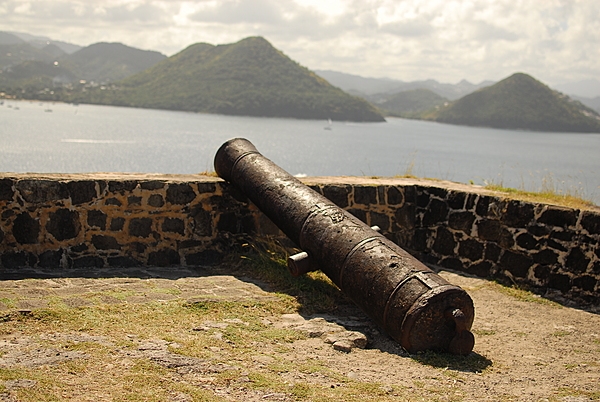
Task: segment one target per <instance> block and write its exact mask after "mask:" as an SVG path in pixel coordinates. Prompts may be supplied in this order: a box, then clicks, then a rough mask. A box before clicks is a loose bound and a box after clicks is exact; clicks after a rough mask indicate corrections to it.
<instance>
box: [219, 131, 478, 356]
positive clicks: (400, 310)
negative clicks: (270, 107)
mask: <svg viewBox="0 0 600 402" xmlns="http://www.w3.org/2000/svg"><path fill="white" fill-rule="evenodd" d="M215 170H216V172H217V174H218V175H219V176H220V177H222V178H223V179H225V180H226V181H228V182H230V183H232V184H233V185H234V186H236V187H237V188H239V189H240V190H241V191H242V192H243V193H244V194H246V196H247V197H248V198H249V199H250V200H251V201H252V202H253V203H254V204H255V205H256V206H257V207H258V208H259V209H260V210H261V211H262V212H263V213H264V214H265V215H266V216H268V217H269V218H270V219H271V220H272V221H273V223H275V225H277V226H278V227H279V228H280V229H281V231H283V233H285V234H286V235H287V236H288V237H289V238H290V239H291V240H292V241H293V242H294V243H296V244H297V245H298V246H299V247H300V248H301V249H302V250H303V251H304V253H301V255H296V256H293V257H294V258H293V261H291V262H290V263H289V265H290V267H291V268H292V273H295V274H301V273H303V272H306V271H309V270H312V269H317V268H318V269H321V270H322V271H323V272H324V273H325V275H327V276H328V277H329V278H330V279H331V280H332V281H333V282H334V283H335V284H336V285H337V286H338V287H339V288H340V289H341V290H342V291H343V292H344V293H345V294H346V295H348V296H349V297H350V298H351V299H352V300H353V301H354V303H356V304H357V305H358V306H359V307H361V308H362V309H363V310H364V311H365V312H366V313H367V314H368V315H369V316H370V317H371V318H372V319H373V320H374V321H375V322H376V323H377V325H378V326H379V327H380V328H382V329H383V330H384V331H385V332H386V333H387V334H388V335H390V336H391V337H392V338H394V339H395V340H396V341H398V342H399V343H400V344H401V345H402V347H404V348H405V349H406V350H407V351H408V352H410V353H415V352H418V351H421V350H428V349H431V350H440V351H448V352H450V353H454V354H460V355H466V354H469V353H470V352H471V351H472V350H473V346H474V344H475V338H474V337H473V334H472V333H471V332H470V329H471V325H472V324H473V317H474V307H473V301H472V300H471V297H470V296H469V295H468V294H467V293H466V292H465V291H464V290H463V289H461V288H460V287H458V286H455V285H452V284H450V283H448V282H447V281H446V280H445V279H443V278H442V277H440V276H439V275H437V274H436V273H435V272H433V271H432V270H431V269H429V268H428V267H426V266H425V265H424V264H422V263H421V262H419V261H418V260H417V259H416V258H414V257H413V256H411V255H410V254H408V253H407V252H406V251H404V250H403V249H402V248H401V247H400V246H398V245H397V244H395V243H393V242H392V241H390V240H388V239H387V238H386V237H385V236H383V235H381V234H380V233H378V232H377V231H376V230H373V229H372V228H370V227H369V226H368V225H366V224H365V223H363V222H362V221H360V220H359V219H358V218H356V217H354V216H353V215H351V214H350V213H348V212H346V211H344V210H342V209H340V208H339V207H337V206H336V205H335V204H333V203H332V202H331V201H329V200H328V199H327V198H325V197H324V196H322V195H321V194H319V193H317V192H316V191H314V190H312V189H310V188H309V187H307V186H306V185H304V184H303V183H301V182H300V181H299V180H298V179H296V178H295V177H293V176H291V175H290V174H289V173H287V172H286V171H284V170H283V169H281V168H280V167H279V166H277V165H276V164H275V163H273V162H272V161H270V160H269V159H267V158H265V157H264V156H263V155H261V154H260V153H259V152H258V150H257V149H256V148H255V147H254V145H252V143H250V142H249V141H248V140H245V139H242V138H237V139H232V140H230V141H227V142H226V143H224V144H223V145H222V146H221V148H219V150H218V151H217V154H216V156H215Z"/></svg>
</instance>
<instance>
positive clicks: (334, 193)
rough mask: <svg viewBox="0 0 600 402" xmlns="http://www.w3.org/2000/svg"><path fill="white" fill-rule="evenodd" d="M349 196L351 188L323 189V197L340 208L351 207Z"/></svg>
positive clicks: (327, 187) (331, 187)
mask: <svg viewBox="0 0 600 402" xmlns="http://www.w3.org/2000/svg"><path fill="white" fill-rule="evenodd" d="M374 189H375V187H374ZM349 194H350V186H345V185H343V186H334V185H327V186H325V187H323V195H324V196H325V197H326V198H328V199H329V200H330V201H331V202H333V203H334V204H335V205H337V206H338V207H340V208H346V207H348V206H349V203H348V195H349Z"/></svg>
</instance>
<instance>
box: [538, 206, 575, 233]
mask: <svg viewBox="0 0 600 402" xmlns="http://www.w3.org/2000/svg"><path fill="white" fill-rule="evenodd" d="M578 213H579V211H577V210H573V209H568V208H560V207H555V206H549V207H548V209H547V210H546V211H544V213H543V214H542V216H540V217H539V219H538V222H541V223H544V224H546V225H552V226H558V227H563V228H567V227H569V226H573V225H575V223H576V222H577V215H578Z"/></svg>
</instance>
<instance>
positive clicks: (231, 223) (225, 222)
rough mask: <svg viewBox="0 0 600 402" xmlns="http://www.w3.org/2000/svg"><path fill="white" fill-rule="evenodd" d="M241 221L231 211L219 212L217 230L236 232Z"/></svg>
mask: <svg viewBox="0 0 600 402" xmlns="http://www.w3.org/2000/svg"><path fill="white" fill-rule="evenodd" d="M240 226H241V222H240V221H239V220H238V218H237V216H236V214H235V213H233V212H228V213H224V214H221V215H220V216H219V221H218V222H217V231H219V232H229V233H238V232H239V230H240Z"/></svg>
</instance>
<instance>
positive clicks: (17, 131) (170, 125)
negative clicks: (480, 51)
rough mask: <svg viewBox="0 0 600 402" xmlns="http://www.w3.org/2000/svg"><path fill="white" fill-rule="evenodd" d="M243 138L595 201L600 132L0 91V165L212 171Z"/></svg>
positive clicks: (290, 155) (323, 163)
mask: <svg viewBox="0 0 600 402" xmlns="http://www.w3.org/2000/svg"><path fill="white" fill-rule="evenodd" d="M239 137H241V138H246V139H248V140H250V141H252V142H253V143H254V145H255V146H256V147H257V148H258V150H259V151H260V152H261V153H262V154H263V155H265V156H266V157H268V158H269V159H271V160H272V161H274V162H275V163H277V164H278V165H279V166H281V167H282V168H284V169H285V170H287V171H288V172H290V173H291V174H293V175H297V176H370V177H371V176H381V177H388V176H403V175H413V176H417V177H424V178H435V179H441V180H450V181H455V182H460V183H472V184H478V185H485V184H495V185H500V186H504V187H512V188H516V189H520V190H526V191H542V190H552V191H554V192H557V193H561V194H570V195H575V196H578V197H582V198H584V199H587V200H590V201H592V202H594V203H596V204H598V205H600V134H580V133H546V132H532V131H520V130H499V129H491V128H480V127H464V126H455V125H448V124H440V123H432V122H425V121H418V120H408V119H401V118H388V119H387V122H385V123H349V122H341V121H333V122H328V121H323V120H296V119H280V118H260V117H239V116H224V115H215V114H203V113H189V112H178V111H166V110H152V109H135V108H125V107H112V106H98V105H83V104H81V105H74V104H66V103H48V102H39V101H36V102H34V101H15V100H0V144H1V145H0V171H1V172H19V173H25V172H32V173H88V172H139V173H183V174H188V173H201V172H210V171H214V168H213V159H214V155H215V153H216V151H217V149H218V148H219V146H220V145H221V144H222V143H223V142H225V141H227V140H229V139H231V138H239Z"/></svg>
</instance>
